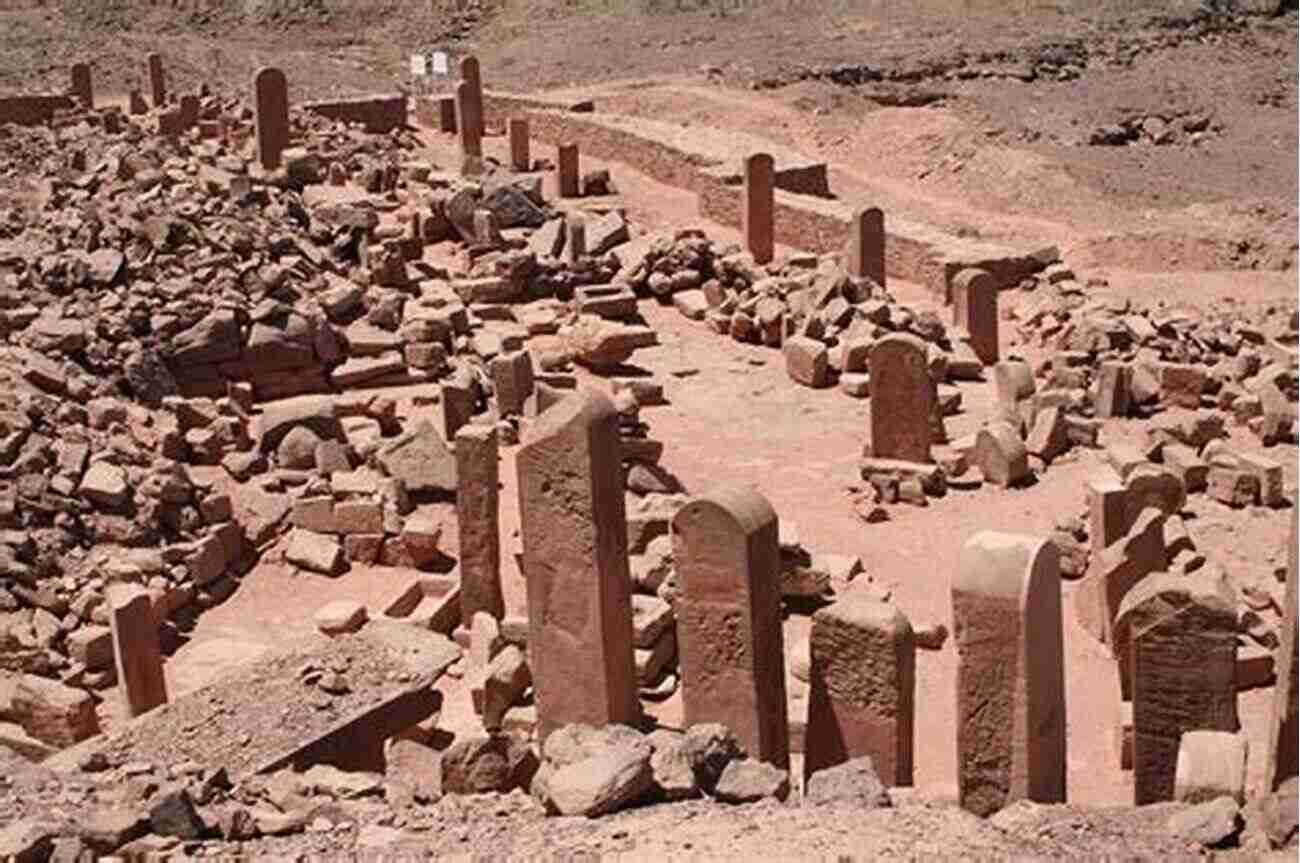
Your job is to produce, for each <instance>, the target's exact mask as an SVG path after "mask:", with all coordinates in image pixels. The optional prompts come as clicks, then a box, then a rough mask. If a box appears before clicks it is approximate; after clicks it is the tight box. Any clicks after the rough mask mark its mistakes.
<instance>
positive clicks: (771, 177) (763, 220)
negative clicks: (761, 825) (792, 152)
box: [740, 153, 776, 264]
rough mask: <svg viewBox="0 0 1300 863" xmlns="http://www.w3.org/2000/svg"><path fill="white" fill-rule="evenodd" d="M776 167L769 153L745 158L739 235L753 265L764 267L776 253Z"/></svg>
mask: <svg viewBox="0 0 1300 863" xmlns="http://www.w3.org/2000/svg"><path fill="white" fill-rule="evenodd" d="M775 171H776V167H775V162H774V161H773V159H772V157H771V155H769V154H768V153H755V154H754V155H752V156H749V157H748V158H746V159H745V165H744V183H745V188H744V192H743V194H742V197H741V218H740V220H741V233H742V234H743V235H744V239H745V250H746V251H747V252H749V253H750V255H752V256H753V258H754V262H755V263H758V264H766V263H769V262H770V261H771V260H772V256H773V255H774V254H775V244H776V239H775V230H776V228H775V217H776V199H775V194H776V191H775V189H776V175H775Z"/></svg>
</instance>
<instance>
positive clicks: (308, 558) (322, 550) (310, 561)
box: [284, 528, 346, 575]
mask: <svg viewBox="0 0 1300 863" xmlns="http://www.w3.org/2000/svg"><path fill="white" fill-rule="evenodd" d="M284 559H285V560H287V561H288V562H289V563H292V564H294V565H295V566H301V567H302V568H303V569H309V570H311V571H312V572H319V573H321V574H323V575H338V574H339V573H341V572H342V571H343V569H344V568H345V567H346V561H345V559H344V556H343V549H342V547H341V546H340V545H339V544H338V542H337V541H336V540H335V539H334V538H333V537H331V536H327V535H325V534H320V533H312V532H311V531H309V530H303V529H301V528H295V529H293V530H292V531H290V532H289V536H288V541H287V544H286V545H285V549H284Z"/></svg>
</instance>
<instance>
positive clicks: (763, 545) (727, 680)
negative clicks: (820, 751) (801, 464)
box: [673, 488, 790, 769]
mask: <svg viewBox="0 0 1300 863" xmlns="http://www.w3.org/2000/svg"><path fill="white" fill-rule="evenodd" d="M673 537H674V540H675V543H676V544H675V548H676V552H675V561H676V572H677V578H678V583H679V586H680V588H681V592H680V594H679V598H678V602H677V606H676V613H677V643H678V650H679V653H680V658H681V673H682V705H683V709H684V711H685V721H686V724H687V725H696V724H699V723H704V722H720V723H722V724H723V725H725V726H727V727H728V728H730V729H731V730H732V732H733V733H735V735H736V737H737V739H738V740H739V741H740V743H741V745H742V746H743V747H744V748H745V751H746V752H747V753H748V754H749V755H750V757H752V758H757V759H758V760H760V761H766V762H768V763H770V764H774V765H776V766H777V767H780V768H782V769H788V768H789V766H790V731H789V724H788V718H787V716H786V698H785V653H784V649H783V642H782V635H781V593H780V585H781V560H780V557H781V551H780V545H779V533H778V528H777V517H776V513H775V512H774V511H773V509H772V506H771V504H769V503H768V502H767V500H766V499H765V498H764V497H763V496H762V495H761V494H759V493H758V492H757V491H756V490H754V489H750V488H734V489H723V490H720V491H717V492H714V493H713V494H710V495H707V496H704V497H697V498H695V499H693V500H691V501H689V502H688V503H687V504H686V505H685V506H683V507H682V508H681V509H680V510H678V512H677V515H676V516H674V518H673Z"/></svg>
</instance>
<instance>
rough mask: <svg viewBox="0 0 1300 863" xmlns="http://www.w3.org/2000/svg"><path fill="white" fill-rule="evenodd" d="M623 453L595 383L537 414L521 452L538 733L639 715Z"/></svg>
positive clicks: (614, 419)
mask: <svg viewBox="0 0 1300 863" xmlns="http://www.w3.org/2000/svg"><path fill="white" fill-rule="evenodd" d="M621 460H622V451H621V447H620V444H619V435H618V411H617V410H616V409H615V408H614V404H613V402H611V401H610V400H609V398H608V397H606V396H604V395H602V394H601V393H598V392H596V391H594V390H589V389H583V390H579V391H577V392H575V393H573V394H572V395H569V396H567V397H566V398H563V399H561V400H560V401H559V402H557V403H556V404H555V405H553V406H551V408H550V409H548V410H547V411H546V412H545V413H543V414H541V415H540V416H538V418H537V420H536V421H535V422H534V424H533V426H532V427H531V428H530V429H529V431H528V434H527V436H526V437H525V440H524V444H523V446H522V447H521V448H520V450H519V453H518V456H517V462H518V471H519V515H520V522H521V532H522V535H523V547H524V550H523V570H524V578H525V581H526V582H527V584H528V650H529V654H530V664H531V666H532V672H533V690H534V693H535V699H536V705H537V722H538V739H539V741H545V739H546V737H547V736H548V735H549V734H550V733H551V732H552V731H554V730H555V729H556V728H559V727H560V726H562V725H566V724H568V723H571V722H585V723H587V724H589V725H596V726H600V725H608V724H610V723H616V722H619V723H624V724H635V723H637V722H638V721H639V719H640V715H641V705H640V702H639V701H638V700H637V678H636V666H635V663H634V660H633V656H632V601H631V576H630V575H629V574H628V561H627V515H626V511H625V509H624V501H623V471H622V466H621Z"/></svg>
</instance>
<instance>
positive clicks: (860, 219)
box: [847, 207, 885, 288]
mask: <svg viewBox="0 0 1300 863" xmlns="http://www.w3.org/2000/svg"><path fill="white" fill-rule="evenodd" d="M847 269H848V271H849V275H850V276H852V277H853V278H855V279H871V281H873V282H875V283H876V284H877V285H879V286H880V287H882V288H883V287H885V213H884V211H883V210H881V209H880V208H879V207H867V208H865V209H859V210H854V211H853V221H851V222H850V223H849V250H848V266H847Z"/></svg>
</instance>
